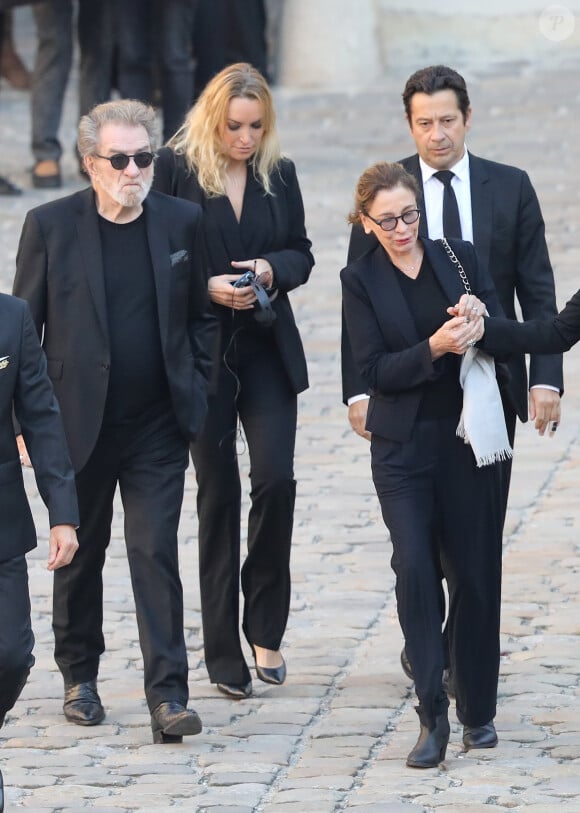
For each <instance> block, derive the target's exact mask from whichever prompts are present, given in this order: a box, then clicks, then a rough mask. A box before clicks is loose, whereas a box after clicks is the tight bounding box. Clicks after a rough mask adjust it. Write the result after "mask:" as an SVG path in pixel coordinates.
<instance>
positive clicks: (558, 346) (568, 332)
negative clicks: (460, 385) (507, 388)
mask: <svg viewBox="0 0 580 813" xmlns="http://www.w3.org/2000/svg"><path fill="white" fill-rule="evenodd" d="M579 340H580V291H576V293H575V294H574V296H573V297H572V299H570V301H569V302H568V303H567V305H566V307H565V308H564V310H562V311H560V313H559V314H558V316H556V317H555V318H554V319H553V320H551V321H549V320H547V321H540V320H538V319H533V320H531V321H529V322H514V321H513V320H512V319H496V318H488V319H486V320H485V334H484V336H483V339H482V340H481V342H480V343H479V346H480V347H481V348H482V349H483V350H486V351H487V352H491V353H494V352H500V351H504V352H506V351H509V352H511V353H562V352H564V351H565V350H569V349H570V348H571V347H572V345H574V344H576V342H578V341H579Z"/></svg>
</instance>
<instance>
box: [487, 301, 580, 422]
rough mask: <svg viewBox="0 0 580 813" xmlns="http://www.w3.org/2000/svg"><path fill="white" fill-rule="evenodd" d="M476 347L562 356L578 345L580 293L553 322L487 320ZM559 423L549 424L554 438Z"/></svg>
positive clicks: (549, 320) (496, 351)
mask: <svg viewBox="0 0 580 813" xmlns="http://www.w3.org/2000/svg"><path fill="white" fill-rule="evenodd" d="M484 329H485V334H484V336H483V338H482V340H481V342H480V343H479V346H480V347H481V348H482V349H484V350H486V351H487V352H491V353H562V352H563V351H565V350H569V349H570V348H571V347H573V346H574V345H575V344H576V343H577V342H578V341H580V290H579V291H576V293H575V294H574V296H572V298H571V299H570V300H569V302H567V304H566V307H565V308H564V309H563V310H561V311H560V313H559V314H558V315H557V316H556V317H554V319H545V320H540V319H530V320H529V321H526V322H516V321H513V320H511V319H510V320H508V319H499V318H486V319H485V320H484ZM557 428H558V421H553V422H552V423H551V424H550V432H551V433H552V434H553V433H554V432H555V431H556V429H557Z"/></svg>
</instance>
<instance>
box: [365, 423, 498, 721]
mask: <svg viewBox="0 0 580 813" xmlns="http://www.w3.org/2000/svg"><path fill="white" fill-rule="evenodd" d="M457 421H458V418H457V417H452V418H441V419H438V420H424V421H419V422H417V425H416V426H415V428H414V431H413V437H412V438H411V440H410V441H408V442H407V443H396V442H394V441H389V440H386V439H384V438H380V437H378V436H376V435H373V438H372V441H371V455H372V471H373V480H374V483H375V487H376V490H377V494H378V497H379V500H380V504H381V510H382V514H383V519H384V521H385V524H386V526H387V528H388V529H389V531H390V535H391V540H392V544H393V557H392V560H391V564H392V567H393V570H394V571H395V574H396V596H397V610H398V614H399V621H400V623H401V628H402V630H403V635H404V637H405V646H406V649H407V654H408V657H409V660H410V662H411V666H412V668H413V675H414V677H415V689H416V692H417V696H418V699H419V715H420V717H421V720H422V722H423V723H424V724H426V725H428V726H429V727H430V728H432V727H433V725H434V720H435V717H436V716H437V715H438V714H440V713H441V712H442V711H443V710H444V709H445V708H446V707H447V705H448V700H447V697H446V695H445V694H444V692H443V690H442V687H441V679H442V673H443V668H444V665H445V659H446V656H445V641H444V636H443V633H442V631H441V609H440V596H441V581H440V579H441V571H442V572H443V576H444V578H445V579H446V581H447V588H448V592H449V618H448V631H447V636H448V642H449V657H450V662H451V667H452V669H453V672H454V676H455V683H456V692H457V716H458V718H459V720H460V721H461V722H462V723H463V724H464V725H469V726H477V725H483V724H485V723H487V722H489V721H490V720H492V719H493V718H494V716H495V711H496V699H497V679H498V673H499V625H500V603H501V549H502V548H501V546H502V528H503V497H502V482H501V470H500V468H501V467H500V466H499V465H494V466H485V467H483V468H480V469H478V468H477V467H476V465H475V459H474V457H473V452H472V450H471V447H470V446H468V445H466V444H464V442H463V440H461V439H459V438H457V437H456V435H455V429H456V427H457Z"/></svg>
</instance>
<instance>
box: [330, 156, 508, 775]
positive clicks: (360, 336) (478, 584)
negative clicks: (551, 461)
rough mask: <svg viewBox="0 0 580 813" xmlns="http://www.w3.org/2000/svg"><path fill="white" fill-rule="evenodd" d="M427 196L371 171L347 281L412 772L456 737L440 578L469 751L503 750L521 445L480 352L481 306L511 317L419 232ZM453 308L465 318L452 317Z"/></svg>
mask: <svg viewBox="0 0 580 813" xmlns="http://www.w3.org/2000/svg"><path fill="white" fill-rule="evenodd" d="M418 199H419V188H418V185H417V183H416V181H415V179H414V178H413V177H412V176H411V175H410V174H409V173H408V172H406V171H405V169H404V168H403V167H402V166H401V165H400V164H388V163H379V164H375V165H373V166H371V167H370V168H369V169H367V170H366V171H365V172H363V174H362V175H361V177H360V179H359V181H358V184H357V188H356V195H355V205H354V208H353V211H352V213H351V215H350V221H351V222H352V223H356V224H358V225H360V227H361V228H362V229H364V231H365V233H366V234H369V235H373V237H374V238H375V248H374V249H372V250H371V251H369V252H368V253H366V254H364V255H363V256H362V257H361V258H359V259H358V260H355V261H353V262H352V263H350V264H349V265H347V266H346V268H344V269H343V270H342V272H341V281H342V290H343V308H344V316H345V324H346V329H347V330H348V337H349V341H350V346H351V348H352V353H353V364H354V365H355V367H356V370H357V372H358V374H359V375H360V377H361V379H362V380H363V382H364V385H365V390H368V391H369V392H370V393H371V396H370V402H369V409H368V414H367V418H366V430H367V431H368V432H369V434H370V439H371V463H372V475H373V481H374V484H375V488H376V491H377V495H378V498H379V501H380V504H381V510H382V514H383V519H384V522H385V525H386V526H387V528H388V530H389V532H390V537H391V541H392V545H393V556H392V560H391V565H392V567H393V570H394V571H395V574H396V597H397V611H398V615H399V621H400V624H401V628H402V631H403V635H404V638H405V646H406V652H407V656H408V659H409V662H410V665H411V668H412V670H413V675H414V677H415V691H416V693H417V697H418V700H419V705H418V707H417V713H418V715H419V720H420V734H419V739H418V740H417V743H416V745H415V747H414V748H413V749H412V751H411V752H410V754H409V756H408V758H407V765H408V766H410V767H414V768H430V767H435V766H436V765H437V764H438V763H439V762H440V761H441V760H443V759H444V757H445V752H446V749H447V743H448V740H449V721H448V714H447V709H448V706H449V700H448V697H447V694H446V692H445V690H444V687H443V670H444V667H445V665H446V658H447V653H446V647H447V645H446V642H445V639H444V635H443V633H442V629H441V610H440V591H441V587H440V579H441V573H442V575H443V577H444V578H445V580H446V582H447V588H448V592H449V622H448V627H449V633H448V637H449V641H448V646H449V651H450V657H451V662H452V664H453V667H454V674H455V683H456V687H455V690H456V698H457V716H458V718H459V720H460V722H461V723H462V724H463V743H464V746H465V748H466V749H471V748H491V747H493V746H495V745H496V743H497V734H496V731H495V726H494V717H495V713H496V699H497V679H498V671H499V621H500V595H501V548H502V527H503V501H502V491H501V466H502V465H503V463H502V462H501V461H502V460H504V459H505V458H506V457H509V456H510V454H511V449H510V445H509V441H508V435H507V431H506V427H505V419H504V414H503V409H502V405H501V399H500V395H499V391H498V386H497V383H496V379H495V369H494V365H493V362H492V361H491V360H488V361H486V362H485V364H483V363H482V360H481V359H478V358H476V357H474V355H472V354H473V350H471V348H472V347H473V345H474V343H475V341H476V340H477V339H478V338H480V337H481V334H482V330H483V326H482V319H481V316H482V313H483V312H484V307H485V306H487V308H488V310H489V312H490V313H492V314H500V315H501V314H502V310H501V306H500V304H499V301H498V297H497V294H496V293H495V290H494V287H493V283H492V281H491V279H490V277H489V275H488V274H487V272H485V270H483V269H481V267H480V266H479V264H478V261H477V258H476V254H475V251H474V249H473V247H472V246H471V244H470V243H467V242H462V241H459V240H450V241H449V243H448V245H447V247H446V246H445V245H444V244H443V243H442V242H441V241H436V242H433V241H431V240H430V239H428V238H426V237H423V238H419V224H420V217H421V212H420V210H419V204H418ZM451 255H453V256H454V257H455V260H458V262H459V263H460V264H461V266H462V268H463V271H464V275H465V276H464V279H463V280H462V277H461V276H460V273H459V270H458V265H457V264H454V261H453V257H452V256H451ZM467 286H469V289H470V291H472V293H466V292H465V291H466V290H467ZM476 297H479V299H477V298H476ZM480 300H481V301H483V302H485V306H484V305H482V304H481V301H480ZM456 302H460V304H461V307H462V308H463V311H464V312H465V313H466V314H467V315H466V316H461V317H459V316H458V317H454V318H450V317H449V316H448V314H447V309H448V307H449V304H450V303H456ZM467 351H470V354H468V355H466V356H465V357H464V358H463V360H462V357H463V356H464V354H466V352H467ZM462 386H463V390H462ZM474 387H475V393H474V392H473V390H474ZM461 426H463V427H464V430H463V433H462V436H460V435H461V433H460V431H459V427H461ZM491 428H493V430H494V431H493V434H492V433H491V431H490V430H491Z"/></svg>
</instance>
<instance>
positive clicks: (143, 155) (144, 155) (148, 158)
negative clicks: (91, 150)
mask: <svg viewBox="0 0 580 813" xmlns="http://www.w3.org/2000/svg"><path fill="white" fill-rule="evenodd" d="M94 156H95V158H104V159H105V161H110V162H111V166H112V167H113V169H127V167H128V166H129V161H130V160H131V158H132V159H133V161H135V166H137V167H139V169H145V167H150V166H151V164H152V163H153V159H154V157H155V156H154V155H153V153H152V152H136V153H134V155H125V153H124V152H118V153H116V154H115V155H99V154H98V153H95V154H94Z"/></svg>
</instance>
